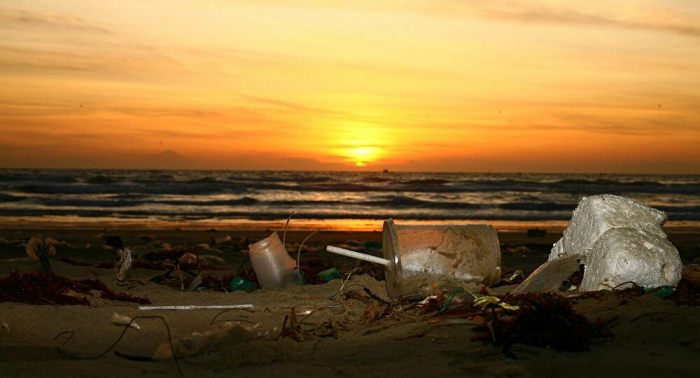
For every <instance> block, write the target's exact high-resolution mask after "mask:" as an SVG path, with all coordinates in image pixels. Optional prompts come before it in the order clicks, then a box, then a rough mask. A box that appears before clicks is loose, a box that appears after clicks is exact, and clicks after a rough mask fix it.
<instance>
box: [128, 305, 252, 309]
mask: <svg viewBox="0 0 700 378" xmlns="http://www.w3.org/2000/svg"><path fill="white" fill-rule="evenodd" d="M237 308H253V305H252V304H241V305H224V306H139V310H141V311H152V310H233V309H237Z"/></svg>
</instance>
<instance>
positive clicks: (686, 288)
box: [670, 277, 700, 306]
mask: <svg viewBox="0 0 700 378" xmlns="http://www.w3.org/2000/svg"><path fill="white" fill-rule="evenodd" d="M670 299H671V300H672V301H673V302H674V303H675V304H677V305H685V306H700V285H698V284H697V283H695V282H693V281H691V280H689V279H687V278H686V277H683V278H681V280H680V282H678V286H676V292H675V293H674V294H673V295H672V296H671V297H670Z"/></svg>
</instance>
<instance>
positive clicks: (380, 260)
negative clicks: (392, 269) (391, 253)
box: [326, 245, 391, 267]
mask: <svg viewBox="0 0 700 378" xmlns="http://www.w3.org/2000/svg"><path fill="white" fill-rule="evenodd" d="M326 251H328V252H331V253H336V254H338V255H343V256H347V257H352V258H353V259H358V260H364V261H369V262H373V263H375V264H380V265H384V266H385V267H389V266H390V264H391V261H389V260H387V259H383V258H381V257H375V256H372V255H366V254H364V253H359V252H355V251H351V250H348V249H343V248H338V247H334V246H332V245H329V246H327V247H326Z"/></svg>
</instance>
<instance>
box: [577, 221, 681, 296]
mask: <svg viewBox="0 0 700 378" xmlns="http://www.w3.org/2000/svg"><path fill="white" fill-rule="evenodd" d="M682 268H683V263H682V262H681V258H680V256H679V255H678V251H677V250H676V248H675V247H674V246H673V245H672V244H671V243H670V242H669V241H668V240H666V239H665V238H662V237H660V236H658V235H655V234H651V233H648V232H646V231H644V230H637V229H632V228H616V229H611V230H609V231H607V232H606V233H605V234H603V235H602V236H601V237H600V238H599V239H598V240H597V241H596V243H595V244H594V245H593V248H592V249H591V251H590V253H589V256H588V259H587V262H586V270H585V273H584V275H583V281H581V290H583V291H595V290H612V289H624V288H627V287H629V286H630V284H631V283H634V284H636V285H639V286H641V287H643V288H647V289H648V288H656V287H661V286H676V284H678V281H680V279H681V270H682Z"/></svg>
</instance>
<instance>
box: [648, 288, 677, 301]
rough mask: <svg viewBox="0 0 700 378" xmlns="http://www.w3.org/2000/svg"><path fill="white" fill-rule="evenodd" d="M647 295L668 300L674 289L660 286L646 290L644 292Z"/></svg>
mask: <svg viewBox="0 0 700 378" xmlns="http://www.w3.org/2000/svg"><path fill="white" fill-rule="evenodd" d="M645 291H646V293H647V294H649V293H651V294H652V295H653V296H655V297H657V298H661V299H664V298H668V297H669V296H671V294H673V293H675V292H676V289H674V288H673V286H661V287H657V288H654V289H646V290H645Z"/></svg>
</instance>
